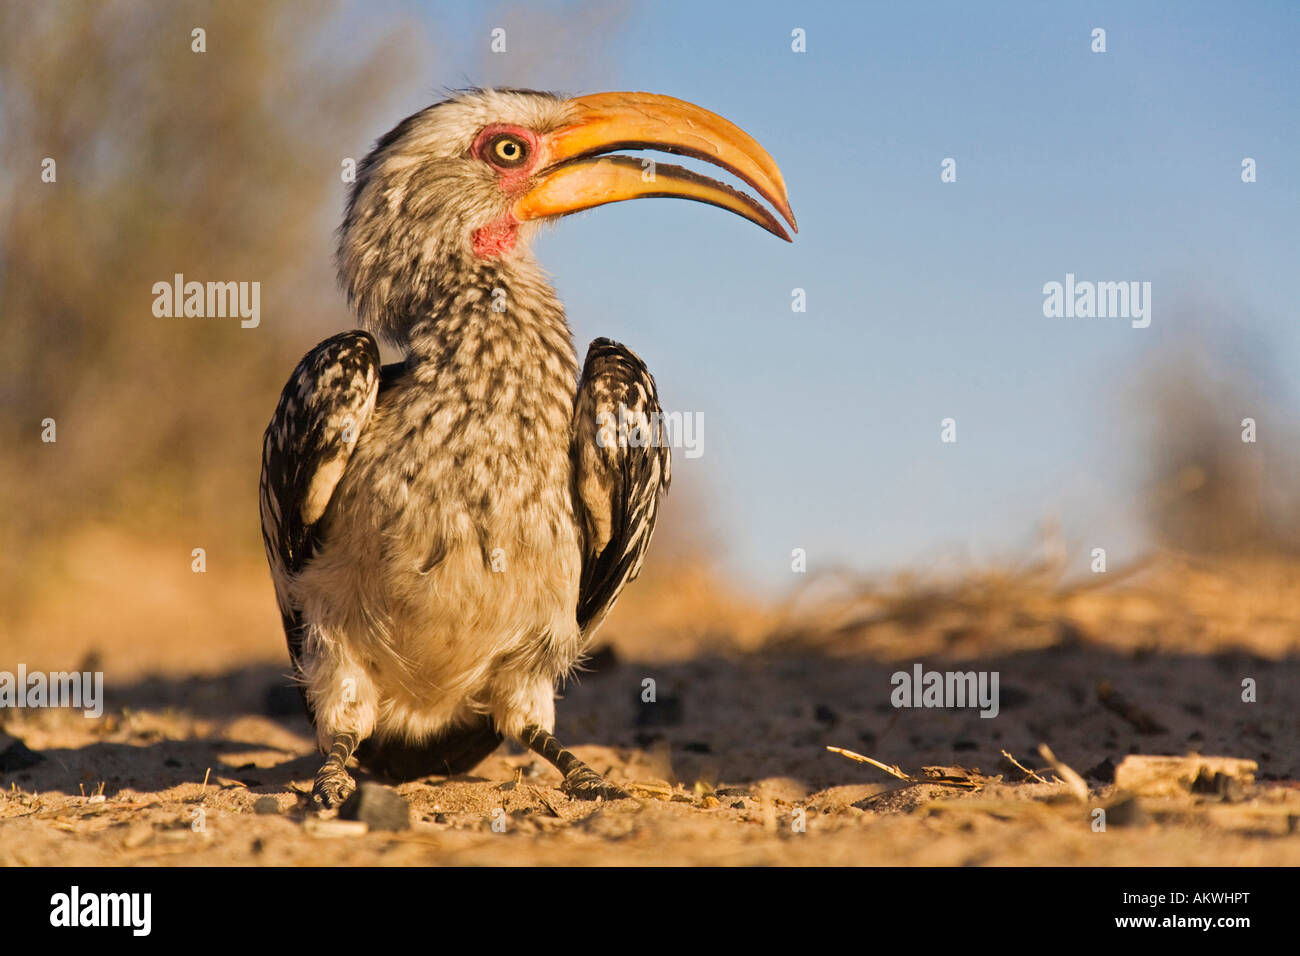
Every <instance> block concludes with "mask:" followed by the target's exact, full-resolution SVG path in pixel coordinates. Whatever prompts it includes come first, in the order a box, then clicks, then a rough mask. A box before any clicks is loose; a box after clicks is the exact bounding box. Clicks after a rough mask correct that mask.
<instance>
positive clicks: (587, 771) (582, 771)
mask: <svg viewBox="0 0 1300 956" xmlns="http://www.w3.org/2000/svg"><path fill="white" fill-rule="evenodd" d="M560 790H561V791H562V792H563V793H564V794H565V795H566V796H567V797H568V798H569V799H570V800H627V799H629V794H628V793H627V791H625V790H624V789H623V788H622V787H619V786H617V785H615V784H612V783H610V782H609V781H608V780H606V779H605V778H604V777H602V776H601V775H600V774H598V773H596V771H594V770H592V769H591V768H590V767H578V768H575V769H574V770H573V771H572V772H571V773H570V774H569V775H568V776H567V777H565V778H564V782H563V783H561V784H560Z"/></svg>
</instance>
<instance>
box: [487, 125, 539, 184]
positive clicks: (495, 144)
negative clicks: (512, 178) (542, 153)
mask: <svg viewBox="0 0 1300 956" xmlns="http://www.w3.org/2000/svg"><path fill="white" fill-rule="evenodd" d="M473 151H474V155H476V156H477V157H478V158H479V159H481V160H483V162H485V163H487V164H488V165H490V166H491V167H492V168H494V169H497V170H500V171H501V172H503V173H517V172H519V171H521V170H524V169H527V168H528V167H529V166H530V165H531V164H532V162H533V158H534V157H535V156H536V154H537V137H536V135H534V134H533V133H532V132H531V131H530V130H526V129H522V128H520V127H518V126H489V127H487V128H486V129H484V130H483V131H482V132H481V133H479V134H478V138H477V139H476V140H475V141H474V150H473Z"/></svg>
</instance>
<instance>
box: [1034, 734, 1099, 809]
mask: <svg viewBox="0 0 1300 956" xmlns="http://www.w3.org/2000/svg"><path fill="white" fill-rule="evenodd" d="M1038 752H1039V753H1040V754H1041V755H1042V757H1043V759H1044V760H1046V761H1047V762H1048V763H1050V764H1051V765H1052V769H1053V770H1054V771H1056V775H1057V776H1058V777H1060V778H1061V780H1062V781H1064V783H1065V785H1066V786H1067V787H1069V788H1070V792H1071V793H1072V794H1074V796H1075V797H1076V798H1077V799H1078V800H1079V801H1080V802H1081V803H1087V801H1088V785H1087V784H1086V783H1084V782H1083V778H1082V777H1080V776H1079V775H1078V774H1077V773H1075V772H1074V770H1073V769H1071V768H1070V767H1069V766H1068V765H1067V764H1065V763H1063V762H1061V761H1060V760H1057V759H1056V754H1054V753H1052V748H1051V747H1049V746H1047V744H1039V745H1038Z"/></svg>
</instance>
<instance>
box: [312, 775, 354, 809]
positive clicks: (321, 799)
mask: <svg viewBox="0 0 1300 956" xmlns="http://www.w3.org/2000/svg"><path fill="white" fill-rule="evenodd" d="M356 789H357V782H356V781H355V780H353V779H352V777H351V776H350V775H349V774H348V772H347V771H346V770H340V769H338V768H334V767H325V768H323V769H322V770H321V772H320V773H318V774H317V775H316V785H315V786H313V787H312V790H311V802H312V806H313V807H315V808H316V809H317V810H333V809H335V808H336V807H338V806H340V805H341V804H342V803H343V801H345V800H347V798H348V797H350V796H352V792H353V791H354V790H356Z"/></svg>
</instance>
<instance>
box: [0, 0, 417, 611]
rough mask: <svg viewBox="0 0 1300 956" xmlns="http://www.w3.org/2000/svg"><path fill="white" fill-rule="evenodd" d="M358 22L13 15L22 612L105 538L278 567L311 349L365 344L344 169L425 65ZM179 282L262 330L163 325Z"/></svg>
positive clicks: (8, 95)
mask: <svg viewBox="0 0 1300 956" xmlns="http://www.w3.org/2000/svg"><path fill="white" fill-rule="evenodd" d="M359 19H360V18H359V17H358V15H357V11H355V10H354V11H352V13H351V16H350V17H347V16H345V15H344V14H343V12H342V11H340V10H338V9H336V8H335V7H333V6H332V5H329V4H323V3H316V2H306V0H291V2H287V3H275V4H263V3H255V2H246V3H245V2H222V3H194V2H169V3H135V2H107V3H82V2H65V3H46V2H16V3H5V4H3V5H0V443H2V444H3V448H4V449H5V452H4V456H3V466H0V467H3V471H0V510H3V513H4V521H3V524H2V526H0V528H2V530H0V534H2V535H3V538H2V539H0V580H2V581H3V584H2V585H0V588H3V597H4V598H5V600H6V606H7V607H9V608H11V609H12V608H14V607H15V605H16V604H20V603H21V598H22V596H23V595H25V594H26V593H27V592H28V591H29V590H30V588H31V587H34V586H35V585H36V583H37V582H39V581H41V580H45V579H46V578H47V577H48V575H46V574H43V573H42V572H45V571H49V570H51V562H55V561H56V557H57V554H58V548H59V543H60V541H61V540H62V539H63V538H64V537H65V535H66V534H67V533H68V532H70V531H72V530H75V529H77V528H79V527H83V526H86V525H88V524H93V523H94V522H97V521H104V522H111V523H112V524H113V525H114V526H116V527H117V528H119V529H121V530H123V531H125V532H128V533H134V534H141V535H156V534H159V533H164V532H167V531H170V532H172V533H175V532H176V531H177V530H178V529H179V530H181V531H184V530H186V526H190V527H192V528H193V529H194V533H193V535H191V536H194V537H197V536H199V535H202V543H204V544H207V545H209V546H210V547H221V546H227V547H234V548H244V549H247V550H249V551H253V550H254V549H258V548H260V539H259V537H258V533H257V522H256V515H257V505H256V486H257V473H258V467H259V462H260V440H261V432H262V429H263V428H264V427H265V423H266V420H267V419H268V418H269V415H270V410H271V409H272V408H273V407H274V403H275V400H276V397H277V395H278V392H279V389H280V387H281V385H282V384H283V382H284V380H285V379H286V378H287V376H288V373H289V371H290V370H291V368H292V367H293V364H294V363H295V362H296V361H297V359H298V358H299V357H300V356H301V354H302V353H303V351H305V349H306V347H307V346H309V345H310V344H311V342H314V341H315V339H314V338H312V335H313V334H314V335H316V337H317V338H319V337H323V335H324V334H325V333H327V332H329V331H332V330H335V329H338V328H342V327H346V326H348V325H350V324H352V323H351V320H350V318H349V316H348V315H347V312H346V309H345V307H344V304H343V301H342V297H341V296H340V295H339V294H338V293H337V292H336V289H335V285H334V280H333V274H332V265H331V253H332V248H331V242H332V229H333V227H334V225H335V224H336V222H337V217H338V215H339V211H340V209H341V203H342V197H343V188H344V187H343V184H342V182H341V179H340V169H341V166H340V164H341V162H342V159H343V158H344V157H347V156H353V157H357V158H359V155H358V153H359V151H360V150H362V149H364V148H365V146H366V145H367V144H368V143H369V142H370V141H371V140H372V139H373V138H374V136H375V133H376V130H375V129H374V128H373V121H372V120H369V119H368V114H369V113H370V112H372V111H373V110H374V108H375V106H376V103H377V102H381V103H382V102H383V101H384V98H385V96H386V95H388V93H389V91H390V90H391V89H392V88H393V87H394V85H395V80H396V79H397V78H398V76H399V75H401V74H402V72H403V70H404V69H405V68H407V67H408V66H409V64H410V62H411V60H412V58H413V53H414V51H413V48H412V41H411V39H410V38H411V36H412V34H411V33H410V31H409V30H404V29H403V24H402V23H400V22H398V21H397V19H396V18H393V17H387V18H385V24H386V26H385V27H384V32H377V31H376V30H374V29H370V28H369V25H368V23H365V22H361V23H359V22H357V21H358V20H359ZM195 28H202V29H203V30H204V31H205V32H206V37H205V43H206V52H203V53H198V52H193V51H192V49H191V44H192V31H193V30H194V29H195ZM46 157H49V158H51V159H53V160H54V161H55V163H56V174H57V181H56V182H54V183H45V182H42V180H41V171H42V161H43V160H44V159H45V158H46ZM176 273H183V274H184V275H185V276H186V278H187V279H193V280H198V281H203V282H206V281H247V282H253V281H257V282H260V283H261V325H260V326H259V327H258V328H256V329H244V328H241V327H240V323H239V320H238V319H237V318H234V319H230V318H227V319H221V318H206V319H200V318H157V317H155V316H154V315H153V299H154V296H153V293H152V287H153V284H154V283H155V282H159V281H171V278H172V276H173V275H174V274H176ZM295 326H296V328H297V333H296V334H295ZM309 339H310V340H311V341H308V340H309ZM46 418H53V419H54V420H55V422H56V425H57V442H56V443H54V444H46V443H43V442H42V441H41V431H42V429H41V422H42V420H43V419H46ZM103 560H105V561H111V560H112V555H104V556H103Z"/></svg>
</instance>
